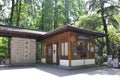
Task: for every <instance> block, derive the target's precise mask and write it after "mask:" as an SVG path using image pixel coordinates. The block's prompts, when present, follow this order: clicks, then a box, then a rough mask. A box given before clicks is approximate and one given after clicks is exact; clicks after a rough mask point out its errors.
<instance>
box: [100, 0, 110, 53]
mask: <svg viewBox="0 0 120 82" xmlns="http://www.w3.org/2000/svg"><path fill="white" fill-rule="evenodd" d="M100 1H101V17H102V23H103V27H104V31H105V33H106V34H108V30H107V24H106V21H105V18H104V2H103V1H102V0H100ZM106 48H107V55H110V46H109V38H108V35H107V36H106Z"/></svg>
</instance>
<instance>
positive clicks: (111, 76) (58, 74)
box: [0, 65, 120, 82]
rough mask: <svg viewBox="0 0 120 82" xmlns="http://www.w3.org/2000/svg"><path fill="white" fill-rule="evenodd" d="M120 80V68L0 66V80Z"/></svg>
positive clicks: (101, 81) (22, 81)
mask: <svg viewBox="0 0 120 82" xmlns="http://www.w3.org/2000/svg"><path fill="white" fill-rule="evenodd" d="M48 81H49V82H55V81H56V82H69V81H70V82H74V81H75V82H81V81H83V82H120V69H114V68H107V67H106V66H102V67H90V68H82V69H74V70H73V69H72V70H70V69H62V68H59V67H57V66H53V65H36V66H24V67H0V82H48Z"/></svg>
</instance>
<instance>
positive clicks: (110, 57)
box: [107, 55, 112, 67]
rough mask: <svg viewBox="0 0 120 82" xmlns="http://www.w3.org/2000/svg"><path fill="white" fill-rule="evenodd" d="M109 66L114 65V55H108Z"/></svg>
mask: <svg viewBox="0 0 120 82" xmlns="http://www.w3.org/2000/svg"><path fill="white" fill-rule="evenodd" d="M107 66H108V67H112V55H108V60H107Z"/></svg>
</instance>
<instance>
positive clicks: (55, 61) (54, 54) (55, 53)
mask: <svg viewBox="0 0 120 82" xmlns="http://www.w3.org/2000/svg"><path fill="white" fill-rule="evenodd" d="M53 63H57V44H56V43H55V44H53Z"/></svg>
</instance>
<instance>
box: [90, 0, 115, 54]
mask: <svg viewBox="0 0 120 82" xmlns="http://www.w3.org/2000/svg"><path fill="white" fill-rule="evenodd" d="M113 2H114V1H112V0H90V1H88V5H89V10H91V11H93V10H97V11H99V13H100V15H101V19H102V23H103V27H104V28H103V29H104V32H105V33H106V34H108V29H107V24H106V18H109V17H110V16H109V14H107V13H105V12H106V11H107V12H110V11H109V9H110V8H112V9H116V7H117V6H116V5H115V4H114V3H113ZM106 3H107V4H110V6H108V7H107V6H106V7H105V4H106ZM112 13H113V12H112ZM112 15H113V14H112ZM106 47H107V55H110V51H111V50H110V46H109V38H108V36H106Z"/></svg>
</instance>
